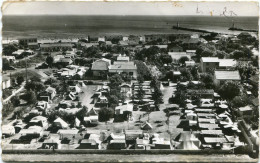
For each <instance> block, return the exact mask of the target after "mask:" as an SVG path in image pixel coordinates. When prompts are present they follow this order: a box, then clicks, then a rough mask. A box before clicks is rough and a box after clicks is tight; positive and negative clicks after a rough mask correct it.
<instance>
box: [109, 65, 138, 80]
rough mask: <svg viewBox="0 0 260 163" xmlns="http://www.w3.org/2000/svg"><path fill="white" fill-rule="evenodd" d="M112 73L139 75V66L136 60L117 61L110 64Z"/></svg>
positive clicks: (134, 76)
mask: <svg viewBox="0 0 260 163" xmlns="http://www.w3.org/2000/svg"><path fill="white" fill-rule="evenodd" d="M109 73H110V74H116V73H118V74H121V73H122V74H128V75H130V76H132V77H133V78H136V77H137V67H136V65H135V64H134V62H131V61H130V62H116V63H114V64H113V65H110V66H109Z"/></svg>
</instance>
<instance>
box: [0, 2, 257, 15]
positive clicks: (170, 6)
mask: <svg viewBox="0 0 260 163" xmlns="http://www.w3.org/2000/svg"><path fill="white" fill-rule="evenodd" d="M2 11H3V15H198V16H199V15H205V16H224V15H225V16H232V15H233V16H234V15H236V16H258V12H259V8H258V5H257V3H256V2H64V1H63V2H57V1H56V2H50V1H49V2H46V1H45V2H35V1H34V2H5V3H4V4H3V7H2Z"/></svg>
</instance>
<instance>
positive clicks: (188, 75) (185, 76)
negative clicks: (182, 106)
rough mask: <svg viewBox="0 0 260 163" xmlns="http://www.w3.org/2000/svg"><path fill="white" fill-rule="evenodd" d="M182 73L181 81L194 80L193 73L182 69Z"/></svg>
mask: <svg viewBox="0 0 260 163" xmlns="http://www.w3.org/2000/svg"><path fill="white" fill-rule="evenodd" d="M180 72H181V80H182V81H191V80H193V77H192V75H191V72H190V71H189V70H188V69H187V68H182V69H180Z"/></svg>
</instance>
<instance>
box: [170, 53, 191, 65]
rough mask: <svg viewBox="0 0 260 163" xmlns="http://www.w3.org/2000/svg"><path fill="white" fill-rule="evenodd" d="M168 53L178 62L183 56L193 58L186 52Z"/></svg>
mask: <svg viewBox="0 0 260 163" xmlns="http://www.w3.org/2000/svg"><path fill="white" fill-rule="evenodd" d="M168 54H169V55H170V56H171V57H172V60H173V62H175V63H178V60H179V59H180V58H181V57H187V58H189V60H190V59H191V56H190V55H189V54H187V53H186V52H168Z"/></svg>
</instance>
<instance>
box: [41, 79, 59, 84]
mask: <svg viewBox="0 0 260 163" xmlns="http://www.w3.org/2000/svg"><path fill="white" fill-rule="evenodd" d="M57 82H58V80H57V79H55V78H48V79H47V80H46V81H45V82H44V84H45V85H52V84H54V83H57Z"/></svg>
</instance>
